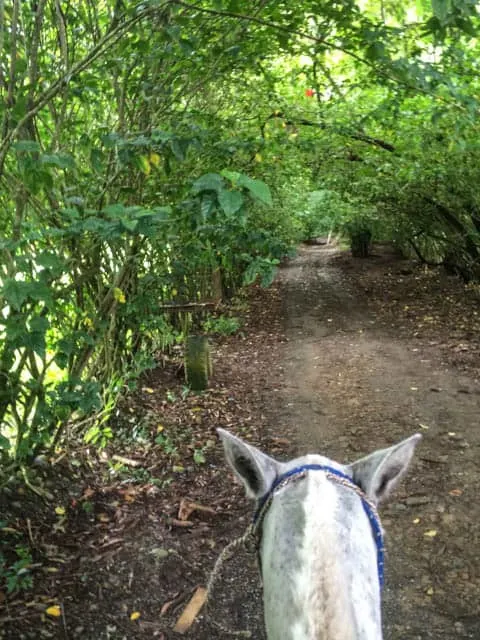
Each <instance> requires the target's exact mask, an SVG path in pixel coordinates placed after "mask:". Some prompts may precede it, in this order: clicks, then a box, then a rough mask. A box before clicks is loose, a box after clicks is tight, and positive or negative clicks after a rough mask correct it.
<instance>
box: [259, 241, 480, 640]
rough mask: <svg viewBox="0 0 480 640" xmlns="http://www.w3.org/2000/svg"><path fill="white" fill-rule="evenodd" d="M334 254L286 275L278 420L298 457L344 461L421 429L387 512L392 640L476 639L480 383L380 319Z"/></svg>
mask: <svg viewBox="0 0 480 640" xmlns="http://www.w3.org/2000/svg"><path fill="white" fill-rule="evenodd" d="M335 255H336V251H335V250H334V249H329V248H322V247H314V248H313V247H309V248H303V249H302V250H301V251H300V254H299V256H298V257H297V259H296V260H294V261H293V262H292V263H291V264H290V265H289V266H288V267H287V268H285V269H283V270H282V272H281V274H280V282H281V287H282V289H283V294H284V295H283V300H284V305H285V319H286V335H287V338H288V342H287V345H286V347H285V349H284V353H283V365H284V368H285V381H286V384H285V387H284V389H283V393H282V407H281V409H280V410H279V409H278V408H276V409H273V410H271V411H270V413H271V414H272V417H271V420H273V419H275V421H276V428H277V429H278V431H279V432H281V431H282V430H286V431H287V432H290V433H292V432H293V433H295V438H296V443H297V448H298V453H304V452H307V451H312V450H316V451H319V452H321V453H324V454H325V455H328V456H329V457H331V458H336V459H338V460H342V461H351V460H353V459H355V458H357V457H359V456H361V455H363V454H365V453H368V452H370V451H371V450H373V449H375V448H380V447H383V446H386V445H388V444H392V443H394V442H395V441H397V440H400V439H402V438H404V437H406V436H408V435H410V434H412V433H414V432H416V431H421V432H422V433H423V435H424V441H423V442H422V444H421V446H420V447H419V449H418V450H417V456H416V460H415V464H414V465H413V467H412V469H411V471H410V473H409V475H408V478H407V480H406V481H405V482H404V483H403V485H402V487H401V489H400V491H399V492H397V494H396V496H395V497H394V499H393V501H392V502H391V504H390V505H387V506H385V507H384V508H383V509H382V520H383V524H384V527H385V529H386V534H387V538H386V539H387V583H386V589H385V594H384V629H385V640H399V639H400V638H401V639H408V640H414V639H415V640H416V639H418V640H420V639H422V640H423V639H426V638H436V639H440V638H441V639H447V638H452V639H453V638H479V637H480V560H479V558H480V546H479V543H480V536H479V532H480V528H479V521H480V517H479V516H480V504H479V500H478V490H477V486H478V482H479V480H480V465H479V444H480V429H479V425H478V415H479V408H480V395H479V394H480V387H479V382H478V380H472V379H470V378H463V377H461V376H459V375H458V372H457V371H454V370H450V369H449V368H448V367H446V366H445V365H444V364H443V363H442V361H441V357H440V354H439V353H438V352H437V351H435V347H429V346H428V345H425V344H421V343H412V342H410V343H407V342H406V341H404V340H402V339H400V338H397V337H396V332H395V328H394V327H393V328H392V327H385V326H384V325H382V324H380V323H378V322H377V321H376V318H375V316H374V315H373V313H372V312H370V311H369V309H368V307H367V305H366V304H365V297H364V296H362V295H361V293H360V292H358V288H357V287H356V286H355V285H356V284H357V283H356V281H355V275H349V274H348V273H346V272H345V271H344V270H342V269H340V268H338V267H336V266H335V260H334V259H332V258H335ZM273 416H275V418H273ZM450 492H452V493H450ZM426 533H427V534H428V535H425V534H426Z"/></svg>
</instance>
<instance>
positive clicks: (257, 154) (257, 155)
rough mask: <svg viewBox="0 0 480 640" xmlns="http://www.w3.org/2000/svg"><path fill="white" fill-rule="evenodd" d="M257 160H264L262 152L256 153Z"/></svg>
mask: <svg viewBox="0 0 480 640" xmlns="http://www.w3.org/2000/svg"><path fill="white" fill-rule="evenodd" d="M255 162H262V154H261V153H256V154H255Z"/></svg>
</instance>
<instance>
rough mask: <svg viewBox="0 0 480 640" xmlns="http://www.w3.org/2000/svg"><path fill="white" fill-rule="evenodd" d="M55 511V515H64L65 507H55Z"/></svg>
mask: <svg viewBox="0 0 480 640" xmlns="http://www.w3.org/2000/svg"><path fill="white" fill-rule="evenodd" d="M55 513H56V514H57V516H64V515H65V507H55Z"/></svg>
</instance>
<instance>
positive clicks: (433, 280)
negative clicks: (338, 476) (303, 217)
mask: <svg viewBox="0 0 480 640" xmlns="http://www.w3.org/2000/svg"><path fill="white" fill-rule="evenodd" d="M375 251H376V253H375V255H374V256H372V257H371V258H369V259H367V260H354V259H352V258H351V257H350V256H349V255H348V254H346V253H341V252H339V251H338V250H336V249H331V248H325V247H308V248H302V249H301V250H300V252H299V255H298V257H297V258H296V259H295V260H293V261H292V262H291V263H290V264H288V265H287V266H286V267H284V268H282V269H281V272H280V274H279V277H278V280H277V283H276V285H275V286H274V287H273V288H272V289H271V290H269V291H262V290H257V289H254V290H252V291H251V294H250V296H249V297H250V300H249V304H250V307H249V311H248V312H247V311H244V310H243V311H242V308H241V305H240V307H239V308H238V309H237V315H238V314H240V313H243V315H244V322H245V324H244V327H243V329H242V331H241V332H240V333H239V334H237V335H235V336H232V337H228V338H217V339H216V340H215V344H214V363H215V376H214V379H213V381H212V386H211V389H210V390H209V392H208V393H206V394H205V395H203V396H193V395H188V394H185V393H183V395H182V383H181V380H180V379H179V377H178V374H177V366H176V363H175V362H167V363H166V366H165V368H162V369H158V370H156V371H155V372H152V373H151V374H150V375H149V376H148V377H146V378H145V379H144V380H143V381H142V385H141V388H140V389H139V391H138V393H136V394H135V396H134V397H130V398H129V399H128V400H127V401H125V403H124V406H122V407H121V408H120V411H119V413H118V416H117V424H116V425H115V431H116V433H117V434H118V435H119V438H118V439H117V440H116V442H115V445H114V446H113V445H112V446H110V447H109V448H107V450H105V451H104V452H102V453H100V454H97V453H95V452H89V456H88V457H87V456H86V452H85V450H75V451H70V452H69V456H63V457H57V458H56V459H55V460H54V461H49V463H48V466H47V467H45V468H41V469H39V470H38V472H37V473H38V475H37V478H36V480H37V483H38V484H39V485H40V486H42V487H43V488H44V489H45V490H47V491H48V493H49V494H50V497H49V499H48V500H46V501H41V500H39V499H38V498H36V497H35V499H33V498H32V494H31V493H30V492H29V491H28V490H25V489H22V487H19V486H16V485H10V487H9V488H8V493H7V494H5V493H3V494H2V495H1V498H0V510H1V514H2V515H1V518H0V519H1V520H3V521H4V522H7V524H8V527H9V529H11V530H13V531H15V533H12V531H10V532H7V533H4V536H7V535H8V536H13V538H12V539H14V543H15V544H17V546H18V545H20V546H21V545H24V547H25V548H27V549H31V553H32V556H33V557H32V561H33V567H31V568H30V571H31V572H32V574H33V578H34V587H33V589H32V590H30V591H25V592H20V593H18V594H17V595H13V596H12V595H9V596H8V597H7V596H6V594H5V593H4V592H2V591H0V638H4V639H18V638H42V637H44V638H68V639H74V638H82V639H86V640H103V639H107V638H108V639H112V640H113V639H117V638H118V639H120V638H127V639H130V638H132V639H135V638H160V639H163V640H165V639H173V638H177V637H181V636H179V635H178V634H177V633H175V632H174V631H173V626H174V624H175V622H176V620H177V619H178V617H179V615H180V614H181V612H182V611H183V610H184V608H185V606H186V604H187V603H188V601H189V600H190V598H191V597H192V595H193V594H194V593H195V592H196V590H197V587H198V586H201V585H204V584H205V582H206V579H207V577H208V574H209V571H210V569H211V568H212V566H213V563H214V561H215V558H216V556H217V554H218V553H219V551H220V550H221V548H222V546H223V545H224V544H226V543H227V542H228V541H230V540H231V539H233V538H234V537H236V536H237V535H239V534H240V533H242V531H243V529H244V528H245V527H246V526H247V524H248V521H249V516H250V505H249V504H248V502H247V501H246V500H245V498H244V497H243V493H242V490H241V489H240V487H239V486H238V485H236V484H234V483H233V479H232V476H231V474H230V473H229V472H228V470H227V469H226V467H225V464H224V461H223V456H222V452H221V450H220V447H219V446H218V445H217V444H216V439H215V431H214V429H215V427H216V426H222V427H224V428H228V429H231V430H232V431H234V432H236V433H238V434H240V435H242V436H243V437H246V438H249V439H250V441H251V442H253V443H256V444H259V445H260V446H261V447H262V448H264V449H265V450H266V451H268V452H269V453H270V454H272V455H275V456H277V457H279V458H284V457H287V456H291V455H296V454H300V453H304V452H307V451H313V450H317V451H319V452H322V453H324V454H326V455H328V456H330V457H332V458H336V459H338V460H344V461H350V460H353V459H355V458H357V457H360V456H361V455H363V454H365V453H367V452H370V451H371V450H373V449H375V448H379V447H382V446H385V445H388V444H391V443H393V442H395V441H397V440H400V439H401V438H403V437H405V436H407V435H409V434H411V433H414V432H416V431H421V432H422V433H423V435H424V441H423V443H422V444H421V446H420V447H419V448H418V449H417V455H416V458H415V462H414V465H413V466H412V469H411V471H410V473H409V475H408V477H407V479H406V480H405V481H404V482H403V484H402V486H401V489H400V490H399V491H398V492H397V494H396V495H395V496H394V498H393V500H392V502H391V503H390V504H389V505H386V506H384V508H383V509H382V512H381V513H382V517H383V524H384V527H385V529H386V534H387V538H386V540H387V569H386V588H385V595H384V627H385V639H386V640H395V639H400V638H401V639H402V640H417V639H418V640H420V639H422V640H423V639H427V638H435V639H437V640H439V639H442V640H447V639H450V638H452V639H453V638H478V637H479V635H480V605H479V603H480V554H479V553H478V549H479V548H480V536H479V531H480V503H479V502H478V499H477V493H478V490H477V487H478V483H479V481H480V463H479V460H480V455H479V446H480V428H479V425H478V414H479V406H480V370H479V362H480V360H479V355H480V304H479V297H478V292H476V291H475V290H474V289H465V288H464V287H463V285H462V284H461V283H460V282H459V281H458V280H456V279H454V278H451V277H446V276H444V275H442V274H441V273H440V272H438V271H436V270H425V269H424V268H423V267H419V266H415V265H412V264H410V263H408V262H407V261H402V260H399V259H398V258H397V257H395V256H394V255H393V254H392V253H391V252H389V250H388V248H382V247H378V248H376V249H375ZM120 436H121V438H120ZM114 456H117V457H116V458H115V457H114ZM121 456H123V459H122V458H121ZM53 463H54V464H53ZM192 502H193V503H196V504H191V503H192ZM4 540H5V538H4ZM260 599H261V593H260V588H259V584H258V579H257V574H256V568H255V562H254V560H252V559H251V558H249V557H248V555H247V554H245V553H239V554H237V555H236V556H235V558H234V559H233V560H232V561H231V562H229V563H228V564H227V565H226V566H225V571H224V574H223V576H222V578H221V580H220V581H219V583H218V588H217V589H216V590H215V594H214V598H213V602H212V615H213V617H214V618H215V619H218V620H220V621H221V622H223V623H224V624H225V623H227V624H228V625H230V626H231V627H232V628H237V629H238V628H240V629H244V628H247V629H251V630H252V632H253V634H252V637H253V638H256V639H261V638H263V637H264V635H263V631H262V630H261V629H262V624H261V607H260ZM56 607H57V608H56ZM47 609H48V610H49V613H47ZM55 613H59V614H60V615H58V616H57V615H52V614H55ZM185 637H191V638H195V639H197V640H207V639H211V638H212V639H215V638H225V634H223V633H222V632H219V631H217V630H216V629H215V628H214V627H212V626H211V625H210V624H208V623H207V622H206V621H205V620H204V619H203V618H202V614H201V615H200V617H199V618H198V619H197V620H196V621H195V622H193V624H192V626H191V627H190V629H189V630H188V631H187V633H186V634H185Z"/></svg>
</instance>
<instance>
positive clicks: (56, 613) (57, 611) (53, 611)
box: [45, 604, 62, 618]
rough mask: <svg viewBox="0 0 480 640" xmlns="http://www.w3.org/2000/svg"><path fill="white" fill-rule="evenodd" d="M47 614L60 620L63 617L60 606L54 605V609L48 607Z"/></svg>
mask: <svg viewBox="0 0 480 640" xmlns="http://www.w3.org/2000/svg"><path fill="white" fill-rule="evenodd" d="M45 613H46V614H47V615H49V616H54V617H55V618H59V617H60V616H61V615H62V610H61V609H60V607H59V606H58V604H54V605H53V606H52V607H48V609H47V610H46V611H45Z"/></svg>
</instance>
